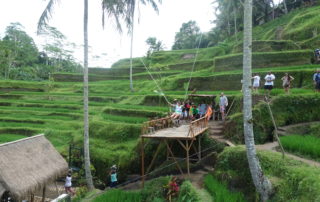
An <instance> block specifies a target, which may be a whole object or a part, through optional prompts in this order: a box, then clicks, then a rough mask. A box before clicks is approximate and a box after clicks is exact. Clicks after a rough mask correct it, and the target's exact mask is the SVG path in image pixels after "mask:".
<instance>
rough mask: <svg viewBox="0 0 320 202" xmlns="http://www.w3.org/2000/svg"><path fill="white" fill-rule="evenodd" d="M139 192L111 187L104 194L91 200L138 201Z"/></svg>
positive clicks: (139, 199) (95, 201) (102, 201)
mask: <svg viewBox="0 0 320 202" xmlns="http://www.w3.org/2000/svg"><path fill="white" fill-rule="evenodd" d="M140 201H141V193H140V192H134V191H132V192H126V191H122V190H119V189H112V190H110V191H107V192H106V193H105V194H103V195H101V196H99V197H97V198H95V199H94V200H93V202H140Z"/></svg>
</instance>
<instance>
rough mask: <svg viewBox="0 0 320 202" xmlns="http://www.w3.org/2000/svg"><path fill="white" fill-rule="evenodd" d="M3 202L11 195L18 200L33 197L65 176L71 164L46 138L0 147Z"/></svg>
mask: <svg viewBox="0 0 320 202" xmlns="http://www.w3.org/2000/svg"><path fill="white" fill-rule="evenodd" d="M0 154H1V155H0V199H1V197H2V196H3V194H7V193H9V194H10V196H11V197H13V198H14V199H15V200H18V201H19V200H22V199H27V198H29V197H31V201H32V200H33V198H34V193H35V192H36V191H38V190H43V195H42V197H43V198H44V197H45V187H46V184H48V183H50V182H53V181H55V180H56V179H57V178H58V177H60V176H61V175H64V174H66V172H67V170H68V164H67V162H66V161H65V159H64V158H63V157H62V156H61V155H60V154H59V153H58V152H57V151H56V149H55V148H54V147H53V145H52V144H51V143H50V142H49V141H48V140H47V139H46V138H45V136H44V135H36V136H32V137H28V138H24V139H21V140H18V141H14V142H9V143H5V144H0Z"/></svg>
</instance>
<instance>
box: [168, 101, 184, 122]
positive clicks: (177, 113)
mask: <svg viewBox="0 0 320 202" xmlns="http://www.w3.org/2000/svg"><path fill="white" fill-rule="evenodd" d="M172 106H175V110H174V113H173V114H172V115H171V118H173V119H180V117H181V116H182V105H181V104H180V102H179V101H178V102H177V104H175V105H172Z"/></svg>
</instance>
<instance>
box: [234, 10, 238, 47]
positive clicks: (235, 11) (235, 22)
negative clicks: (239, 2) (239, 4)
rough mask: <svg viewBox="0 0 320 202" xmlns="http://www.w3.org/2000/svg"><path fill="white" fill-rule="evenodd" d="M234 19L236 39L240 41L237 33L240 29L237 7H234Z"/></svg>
mask: <svg viewBox="0 0 320 202" xmlns="http://www.w3.org/2000/svg"><path fill="white" fill-rule="evenodd" d="M233 16H234V18H233V20H234V35H235V37H236V41H238V36H237V33H238V29H237V8H233Z"/></svg>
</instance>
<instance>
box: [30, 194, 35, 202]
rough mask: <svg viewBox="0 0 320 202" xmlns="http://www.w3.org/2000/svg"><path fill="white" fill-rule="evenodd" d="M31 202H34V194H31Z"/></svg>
mask: <svg viewBox="0 0 320 202" xmlns="http://www.w3.org/2000/svg"><path fill="white" fill-rule="evenodd" d="M30 201H31V202H34V194H31V199H30Z"/></svg>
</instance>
